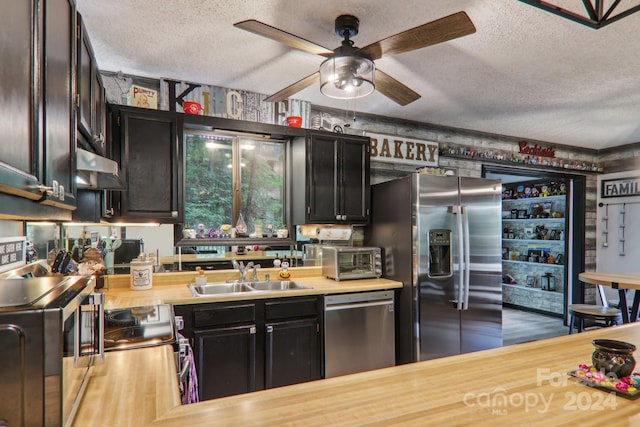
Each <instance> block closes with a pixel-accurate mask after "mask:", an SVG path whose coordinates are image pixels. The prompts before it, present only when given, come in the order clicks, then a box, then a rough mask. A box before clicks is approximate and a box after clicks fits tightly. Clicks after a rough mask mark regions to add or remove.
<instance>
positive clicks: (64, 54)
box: [40, 0, 76, 210]
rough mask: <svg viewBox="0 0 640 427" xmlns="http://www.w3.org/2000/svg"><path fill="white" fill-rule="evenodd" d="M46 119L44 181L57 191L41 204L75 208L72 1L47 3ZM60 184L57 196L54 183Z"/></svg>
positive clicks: (45, 18)
mask: <svg viewBox="0 0 640 427" xmlns="http://www.w3.org/2000/svg"><path fill="white" fill-rule="evenodd" d="M44 5H45V6H44V40H43V45H44V55H43V57H44V61H43V67H42V69H43V74H44V79H43V82H42V83H43V84H42V87H43V97H42V98H43V104H44V105H43V107H44V108H43V118H44V126H43V127H42V129H43V138H42V145H43V147H44V150H43V153H42V154H43V155H42V156H41V161H42V165H43V171H42V173H41V174H40V176H41V177H43V178H42V179H41V181H43V182H44V183H45V185H47V186H53V187H54V192H53V193H54V194H51V195H49V193H48V192H47V194H46V195H45V199H44V200H43V202H42V203H44V204H48V205H53V206H57V207H61V208H65V209H70V210H73V209H75V208H76V197H75V194H76V189H75V167H74V166H75V153H76V151H75V147H76V141H75V134H76V133H75V114H74V113H75V107H74V105H73V94H74V87H73V70H74V66H75V63H74V58H75V54H74V52H75V30H74V29H75V22H76V11H75V7H74V6H73V2H70V1H69V0H47V1H46V2H44ZM56 182H57V183H58V195H57V196H56V194H55V183H56Z"/></svg>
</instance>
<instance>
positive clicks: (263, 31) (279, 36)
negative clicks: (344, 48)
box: [233, 19, 333, 56]
mask: <svg viewBox="0 0 640 427" xmlns="http://www.w3.org/2000/svg"><path fill="white" fill-rule="evenodd" d="M233 26H234V27H237V28H240V29H242V30H246V31H250V32H252V33H254V34H257V35H259V36H263V37H266V38H268V39H271V40H275V41H277V42H280V43H282V44H285V45H287V46H289V47H292V48H294V49H298V50H302V51H304V52H309V53H314V54H316V55H322V56H329V55H333V51H332V50H330V49H327V48H326V47H323V46H320V45H319V44H316V43H313V42H310V41H309V40H305V39H303V38H301V37H298V36H296V35H294V34H291V33H287V32H286V31H282V30H280V29H278V28H276V27H272V26H271V25H267V24H265V23H263V22H260V21H256V20H255V19H249V20H247V21H242V22H237V23H235V24H233Z"/></svg>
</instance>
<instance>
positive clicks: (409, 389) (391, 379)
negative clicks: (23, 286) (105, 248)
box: [76, 324, 640, 427]
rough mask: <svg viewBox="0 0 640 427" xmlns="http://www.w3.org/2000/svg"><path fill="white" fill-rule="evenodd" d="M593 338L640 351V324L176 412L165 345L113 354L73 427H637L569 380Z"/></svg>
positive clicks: (600, 395)
mask: <svg viewBox="0 0 640 427" xmlns="http://www.w3.org/2000/svg"><path fill="white" fill-rule="evenodd" d="M595 338H608V339H618V340H623V341H627V342H630V343H633V344H635V345H636V346H637V347H639V348H640V324H628V325H622V326H616V327H612V328H607V329H600V330H593V331H589V332H583V333H580V334H573V335H566V336H562V337H557V338H552V339H547V340H541V341H536V342H530V343H524V344H518V345H513V346H509V347H504V348H500V349H494V350H486V351H481V352H475V353H469V354H464V355H460V356H453V357H446V358H442V359H436V360H431V361H426V362H420V363H413V364H408V365H402V366H396V367H392V368H385V369H380V370H376V371H370V372H364V373H359V374H354V375H347V376H343V377H336V378H330V379H326V380H319V381H313V382H309V383H304V384H297V385H293V386H288V387H281V388H276V389H271V390H265V391H259V392H255V393H249V394H244V395H240V396H232V397H226V398H221V399H216V400H210V401H205V402H200V403H196V404H191V405H178V404H177V403H176V401H175V400H176V397H175V394H174V392H173V391H170V390H167V381H168V380H166V379H163V378H161V376H162V375H166V373H165V372H163V371H165V370H166V367H167V366H166V365H167V363H166V360H162V358H163V357H164V358H165V359H166V355H165V356H162V354H160V355H158V352H159V350H156V349H158V348H160V349H162V348H166V346H165V347H156V348H155V349H140V350H127V351H121V352H117V353H112V354H108V355H107V363H106V364H105V365H104V367H103V368H100V367H99V368H98V369H99V370H98V374H94V377H97V378H95V379H93V383H92V384H91V386H92V387H90V389H89V394H88V395H87V396H86V397H85V402H83V404H82V407H81V409H80V412H79V413H78V418H77V421H76V425H78V426H79V425H82V426H92V425H95V426H97V425H100V426H111V425H113V426H115V425H118V426H128V425H153V426H171V427H174V426H176V427H177V426H211V425H228V426H276V425H278V426H280V425H288V426H298V425H300V426H328V425H331V426H334V425H349V426H351V425H364V424H367V425H381V426H382V425H384V426H388V425H410V426H424V425H446V426H461V425H470V424H474V425H490V426H492V427H493V426H513V425H514V424H521V425H544V426H549V425H562V424H564V425H639V424H640V409H639V407H638V401H637V400H634V399H627V398H624V397H621V396H614V395H612V394H609V393H608V392H605V391H601V390H599V389H594V388H590V387H587V386H585V385H582V384H581V383H579V382H578V381H577V380H576V379H574V378H571V377H569V376H567V375H566V373H567V372H568V371H571V370H574V369H576V368H577V367H578V365H579V364H581V363H587V364H590V359H591V353H592V352H593V346H592V344H591V341H592V340H593V339H595ZM147 352H148V354H149V356H148V357H147V356H146V354H147ZM143 354H144V355H145V356H144V357H143ZM636 356H637V355H636ZM112 369H116V371H115V372H116V373H115V374H113V375H112V372H111V370H112ZM107 371H108V375H107V374H106V372H107ZM103 373H104V375H101V374H103ZM96 384H97V386H96ZM93 386H96V387H93ZM169 388H170V387H169ZM167 393H168V395H167ZM85 405H87V406H85ZM91 410H95V411H97V412H96V414H98V415H91V414H90V412H91ZM98 416H101V417H103V418H96V417H98ZM151 420H154V421H153V422H151Z"/></svg>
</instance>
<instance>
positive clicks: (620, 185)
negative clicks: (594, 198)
mask: <svg viewBox="0 0 640 427" xmlns="http://www.w3.org/2000/svg"><path fill="white" fill-rule="evenodd" d="M600 195H601V197H629V196H640V177H631V178H619V179H606V180H602V183H601V189H600Z"/></svg>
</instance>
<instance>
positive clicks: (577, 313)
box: [569, 285, 622, 334]
mask: <svg viewBox="0 0 640 427" xmlns="http://www.w3.org/2000/svg"><path fill="white" fill-rule="evenodd" d="M596 288H597V290H598V293H599V295H600V299H601V300H602V305H593V304H570V305H569V315H570V319H569V334H572V333H573V328H577V329H578V332H582V331H584V321H585V319H587V320H591V321H593V322H594V323H598V322H603V323H604V325H603V326H613V325H617V324H620V323H622V312H621V311H620V310H619V309H617V308H613V307H609V304H608V303H607V298H606V296H605V293H604V289H603V288H602V286H601V285H596ZM576 323H577V324H576Z"/></svg>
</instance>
